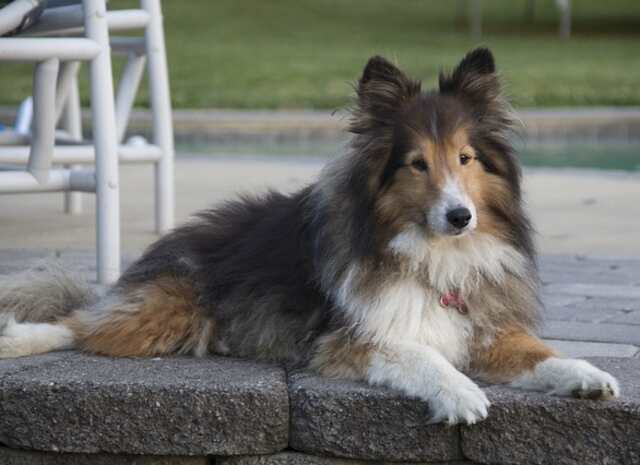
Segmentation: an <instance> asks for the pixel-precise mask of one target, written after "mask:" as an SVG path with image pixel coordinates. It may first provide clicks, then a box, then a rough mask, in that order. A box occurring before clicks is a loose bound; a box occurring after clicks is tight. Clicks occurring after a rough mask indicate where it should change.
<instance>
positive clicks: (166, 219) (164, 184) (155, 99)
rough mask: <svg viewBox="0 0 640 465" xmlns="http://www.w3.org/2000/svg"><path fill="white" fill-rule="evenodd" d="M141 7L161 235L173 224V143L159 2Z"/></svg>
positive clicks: (151, 0) (151, 1)
mask: <svg viewBox="0 0 640 465" xmlns="http://www.w3.org/2000/svg"><path fill="white" fill-rule="evenodd" d="M141 6H142V8H143V9H144V10H146V11H147V12H148V13H149V15H150V17H151V19H150V21H149V25H148V26H147V28H146V30H145V43H146V49H147V60H148V68H147V69H148V73H147V74H148V78H149V91H150V99H151V110H152V118H153V143H154V144H155V145H157V146H159V147H160V149H161V150H162V158H161V159H160V160H159V161H158V162H156V164H155V217H156V232H157V233H160V234H162V233H165V232H167V231H168V230H170V229H171V228H173V224H174V173H173V169H174V168H173V161H174V160H173V158H174V146H173V126H172V121H171V98H170V95H169V75H168V70H167V56H166V52H165V43H164V32H163V26H162V11H161V8H160V1H159V0H141Z"/></svg>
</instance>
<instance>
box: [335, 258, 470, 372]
mask: <svg viewBox="0 0 640 465" xmlns="http://www.w3.org/2000/svg"><path fill="white" fill-rule="evenodd" d="M358 272H359V270H358V267H357V266H355V265H354V266H352V267H351V269H350V270H349V272H348V274H347V278H346V279H345V280H344V282H343V284H342V286H341V288H340V290H339V292H338V295H337V297H338V300H339V303H340V304H341V306H342V307H343V308H344V309H345V310H346V311H347V313H348V315H349V317H350V319H351V321H352V322H353V323H354V325H355V329H356V330H357V331H358V332H359V333H360V334H362V335H363V336H365V337H366V338H367V339H369V340H371V341H372V342H373V343H375V344H378V345H380V346H385V345H397V344H402V343H418V344H424V345H429V346H431V347H433V348H435V349H437V350H438V351H439V352H440V353H441V354H442V355H443V356H444V357H445V358H446V359H447V360H449V361H450V362H451V363H452V364H454V365H456V366H463V365H464V364H465V363H466V361H467V358H468V345H469V338H470V337H471V335H472V326H471V322H470V321H469V319H468V318H467V317H465V316H464V315H462V314H460V313H459V312H458V311H456V310H454V309H450V308H444V307H442V306H441V305H440V296H439V295H434V294H433V293H429V292H426V290H425V288H424V287H423V286H421V285H420V284H419V283H418V282H417V281H415V280H414V279H413V278H405V279H402V280H397V281H395V282H391V283H388V284H386V285H385V286H384V288H382V289H379V290H378V291H377V292H375V293H374V294H371V295H362V294H359V293H358V292H357V291H356V290H355V289H354V287H353V284H354V280H355V279H356V278H357V274H358Z"/></svg>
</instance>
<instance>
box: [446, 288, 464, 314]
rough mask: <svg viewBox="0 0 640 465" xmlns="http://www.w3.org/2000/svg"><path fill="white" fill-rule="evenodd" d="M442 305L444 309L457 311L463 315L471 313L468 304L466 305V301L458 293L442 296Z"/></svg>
mask: <svg viewBox="0 0 640 465" xmlns="http://www.w3.org/2000/svg"><path fill="white" fill-rule="evenodd" d="M440 305H441V306H442V307H444V308H453V309H456V310H458V312H460V313H461V314H462V315H466V314H467V313H469V309H468V308H467V304H465V303H464V299H463V298H462V297H460V294H458V293H457V292H448V293H447V294H442V296H441V297H440Z"/></svg>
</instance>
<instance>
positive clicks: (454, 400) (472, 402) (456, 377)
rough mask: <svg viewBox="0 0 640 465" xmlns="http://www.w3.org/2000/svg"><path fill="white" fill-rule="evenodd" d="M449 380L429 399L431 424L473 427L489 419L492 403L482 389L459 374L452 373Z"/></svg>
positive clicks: (444, 381)
mask: <svg viewBox="0 0 640 465" xmlns="http://www.w3.org/2000/svg"><path fill="white" fill-rule="evenodd" d="M447 378H448V379H445V380H443V383H442V386H441V387H440V389H439V390H438V391H437V392H436V393H435V395H434V396H433V397H431V398H430V399H428V401H429V406H430V407H431V411H432V418H431V421H430V422H431V423H439V422H441V421H445V422H447V423H448V424H450V425H453V424H456V423H461V422H465V423H467V424H468V425H472V424H474V423H477V422H478V421H482V420H484V419H485V418H487V414H488V408H489V405H490V403H489V399H487V396H486V395H485V393H484V392H483V391H482V389H480V387H478V385H477V384H476V383H474V382H473V381H471V380H470V379H469V378H467V377H466V376H465V375H463V374H462V373H459V372H455V373H450V374H448V376H447Z"/></svg>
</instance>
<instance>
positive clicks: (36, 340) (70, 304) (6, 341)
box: [0, 264, 98, 358]
mask: <svg viewBox="0 0 640 465" xmlns="http://www.w3.org/2000/svg"><path fill="white" fill-rule="evenodd" d="M97 300H98V295H97V293H96V292H95V291H94V290H93V289H92V288H91V287H90V286H89V285H88V284H87V283H85V282H83V281H82V280H81V279H78V278H76V277H74V276H72V275H71V274H70V273H68V272H67V271H65V270H64V269H63V268H62V267H61V266H60V265H57V264H45V265H42V266H39V267H37V268H35V269H33V270H30V271H27V272H24V273H20V274H17V275H10V276H6V277H2V278H0V358H13V357H21V356H25V355H33V354H38V353H44V352H49V351H52V350H58V349H66V348H70V347H72V345H73V334H72V332H71V331H70V330H69V329H68V328H67V327H66V326H64V325H57V324H56V322H57V321H59V320H60V319H63V318H65V317H67V316H68V315H70V314H71V312H73V311H74V310H77V309H81V308H86V307H89V306H91V305H92V304H94V303H95V302H96V301H97Z"/></svg>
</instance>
